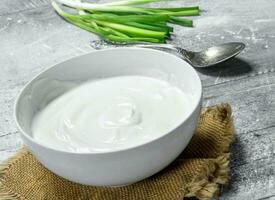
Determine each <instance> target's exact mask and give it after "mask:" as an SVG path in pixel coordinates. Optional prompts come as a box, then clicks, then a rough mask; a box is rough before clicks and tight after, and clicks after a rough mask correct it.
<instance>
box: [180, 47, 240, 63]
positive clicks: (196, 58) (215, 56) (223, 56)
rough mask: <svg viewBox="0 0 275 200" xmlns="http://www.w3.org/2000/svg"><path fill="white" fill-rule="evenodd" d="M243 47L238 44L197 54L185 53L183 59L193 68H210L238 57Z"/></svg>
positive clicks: (209, 49) (208, 49)
mask: <svg viewBox="0 0 275 200" xmlns="http://www.w3.org/2000/svg"><path fill="white" fill-rule="evenodd" d="M244 48H245V45H244V44H243V43H239V42H231V43H225V44H221V45H218V46H213V47H210V48H207V49H206V50H202V51H199V52H191V51H186V50H185V51H186V52H185V57H186V61H188V62H189V63H190V64H191V65H192V66H193V67H200V68H202V67H210V66H213V65H216V64H219V63H222V62H224V61H226V60H229V59H230V58H233V57H235V56H236V55H238V54H239V53H240V52H241V51H242V50H243V49H244Z"/></svg>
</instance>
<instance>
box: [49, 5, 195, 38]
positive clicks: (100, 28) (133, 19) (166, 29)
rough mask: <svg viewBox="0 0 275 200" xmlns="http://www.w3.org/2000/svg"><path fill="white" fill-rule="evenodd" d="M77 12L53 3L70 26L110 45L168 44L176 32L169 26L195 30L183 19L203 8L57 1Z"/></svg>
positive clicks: (187, 20) (188, 21)
mask: <svg viewBox="0 0 275 200" xmlns="http://www.w3.org/2000/svg"><path fill="white" fill-rule="evenodd" d="M57 1H58V2H59V3H60V4H62V5H64V6H67V7H70V8H74V9H76V10H77V11H78V13H76V14H72V13H68V12H65V11H64V10H62V9H61V7H60V6H59V5H58V4H57V3H56V2H53V3H52V5H53V7H54V9H55V10H56V12H57V13H58V14H59V15H60V16H62V17H63V18H64V19H65V20H67V21H68V22H70V23H72V24H74V25H76V26H78V27H80V28H82V29H85V30H87V31H90V32H92V33H95V34H97V35H99V36H100V37H102V38H103V39H105V40H107V41H110V42H138V41H143V42H153V43H165V42H166V40H167V39H168V38H169V37H170V34H171V32H173V27H171V26H169V23H173V24H179V25H182V26H187V27H192V26H193V21H192V20H190V19H186V18H182V16H195V15H199V11H200V10H199V7H197V6H196V7H181V8H147V7H139V6H138V5H143V4H147V3H152V2H158V1H165V0H119V1H115V2H111V3H101V4H98V3H97V4H95V3H88V2H81V1H80V0H77V1H76V0H57Z"/></svg>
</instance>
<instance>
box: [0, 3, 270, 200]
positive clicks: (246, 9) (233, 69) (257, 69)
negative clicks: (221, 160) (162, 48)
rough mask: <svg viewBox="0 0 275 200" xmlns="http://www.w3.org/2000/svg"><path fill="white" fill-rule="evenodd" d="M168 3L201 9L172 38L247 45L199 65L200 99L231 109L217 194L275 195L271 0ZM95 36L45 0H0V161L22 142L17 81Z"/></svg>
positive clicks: (196, 44) (193, 43)
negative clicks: (226, 177)
mask: <svg viewBox="0 0 275 200" xmlns="http://www.w3.org/2000/svg"><path fill="white" fill-rule="evenodd" d="M164 4H167V5H168V3H164ZM169 5H171V6H175V5H178V6H180V5H181V6H185V5H200V7H201V8H202V9H203V12H202V14H201V16H199V17H195V18H194V19H195V25H196V27H195V28H184V27H179V26H176V28H175V33H176V35H175V38H174V39H173V41H171V43H173V44H176V45H179V46H182V47H185V48H187V49H192V50H199V49H201V48H204V47H207V46H211V45H214V44H218V43H223V42H230V41H241V42H244V43H245V44H246V49H245V50H244V51H243V53H242V54H240V55H239V56H238V57H237V58H236V59H234V60H232V61H230V62H228V63H225V64H221V65H219V66H217V67H213V68H210V69H205V70H199V71H198V73H199V75H200V77H201V80H202V83H203V91H204V101H203V103H204V105H205V106H206V105H215V104H218V103H221V102H228V103H230V104H231V105H232V108H233V111H234V123H235V129H236V140H235V142H234V144H233V146H232V149H231V151H232V160H231V182H230V184H229V185H228V186H227V187H226V188H225V189H224V191H223V194H222V196H221V199H241V200H245V199H249V200H251V199H268V200H272V199H273V200H274V199H275V172H274V171H275V159H274V158H275V10H274V8H275V1H274V0H201V1H195V0H186V1H176V2H171V3H169ZM96 38H97V37H96V36H94V35H93V34H91V33H88V32H86V31H84V30H80V29H79V28H77V27H74V26H72V25H70V24H68V23H67V22H65V21H63V20H62V19H60V18H59V17H58V16H57V15H56V13H55V12H54V11H53V9H52V7H51V5H50V2H49V0H1V4H0V52H1V53H0V106H1V111H0V162H2V161H4V160H5V159H7V158H8V157H10V156H11V155H13V154H14V153H15V152H16V150H17V149H18V148H20V146H21V145H22V141H21V139H20V137H19V133H18V131H17V128H16V126H15V123H14V120H13V104H14V99H15V97H16V95H17V94H18V92H19V90H20V89H21V88H22V86H23V85H24V84H25V83H27V81H29V80H30V79H31V78H32V77H33V76H35V75H36V74H38V73H39V72H41V71H42V70H43V69H46V68H47V67H48V66H50V65H53V64H55V63H57V62H60V61H63V60H66V59H68V58H71V57H74V56H76V55H80V54H84V53H86V52H90V51H93V49H92V48H91V47H90V46H89V42H90V41H91V40H94V39H96ZM122 56H123V55H122ZM76 67H77V66H76Z"/></svg>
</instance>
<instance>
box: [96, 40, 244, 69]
mask: <svg viewBox="0 0 275 200" xmlns="http://www.w3.org/2000/svg"><path fill="white" fill-rule="evenodd" d="M110 45H111V46H110ZM91 46H92V47H93V48H94V49H97V50H99V49H104V48H108V47H113V46H124V47H142V48H152V49H159V50H172V51H174V52H176V53H177V54H178V55H179V56H180V57H181V58H182V59H184V60H185V61H187V62H188V63H189V64H191V65H192V66H193V67H199V68H203V67H209V66H212V65H216V64H218V63H221V62H224V61H226V60H228V59H230V58H233V57H234V56H236V55H238V54H239V53H240V52H241V51H242V50H243V49H244V48H245V44H243V43H240V42H230V43H224V44H221V45H217V46H213V47H210V48H207V49H205V50H202V51H199V52H193V51H188V50H185V49H183V48H181V47H176V46H174V45H171V44H151V43H136V44H117V43H112V44H110V43H106V42H104V41H101V40H96V41H92V42H91Z"/></svg>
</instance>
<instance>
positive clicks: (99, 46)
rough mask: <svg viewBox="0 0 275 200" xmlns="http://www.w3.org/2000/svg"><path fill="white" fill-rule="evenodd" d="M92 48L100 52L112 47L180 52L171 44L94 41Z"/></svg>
mask: <svg viewBox="0 0 275 200" xmlns="http://www.w3.org/2000/svg"><path fill="white" fill-rule="evenodd" d="M90 45H91V47H92V48H94V49H96V50H100V49H106V48H110V47H142V48H153V49H155V48H156V49H163V50H165V49H166V50H168V49H170V50H174V51H178V48H177V47H175V46H173V45H171V44H152V43H147V42H138V43H110V42H106V41H104V40H93V41H91V43H90Z"/></svg>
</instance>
